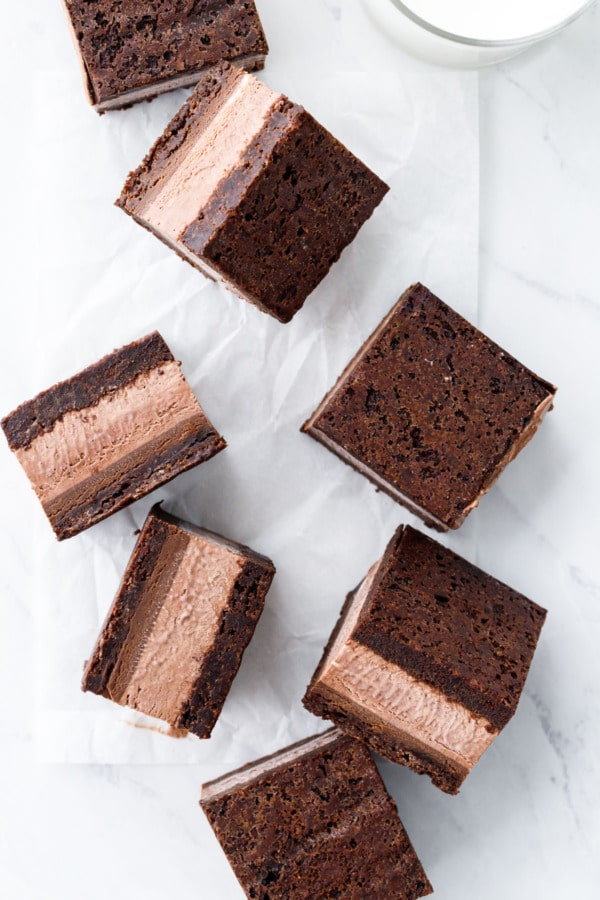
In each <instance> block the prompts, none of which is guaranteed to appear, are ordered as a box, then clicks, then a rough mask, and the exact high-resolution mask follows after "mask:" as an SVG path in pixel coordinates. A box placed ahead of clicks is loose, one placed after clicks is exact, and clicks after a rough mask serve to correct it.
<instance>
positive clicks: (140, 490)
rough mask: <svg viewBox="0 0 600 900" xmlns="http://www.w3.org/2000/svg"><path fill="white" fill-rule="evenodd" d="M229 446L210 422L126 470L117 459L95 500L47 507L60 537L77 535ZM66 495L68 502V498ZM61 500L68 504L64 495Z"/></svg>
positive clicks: (105, 473)
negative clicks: (62, 507)
mask: <svg viewBox="0 0 600 900" xmlns="http://www.w3.org/2000/svg"><path fill="white" fill-rule="evenodd" d="M226 446H227V444H226V442H225V440H224V438H222V437H221V436H220V435H219V434H218V433H217V432H216V431H215V430H214V429H213V428H212V427H211V426H207V427H206V428H204V429H203V430H201V431H200V432H194V433H192V434H189V435H187V436H185V437H183V438H181V439H180V440H178V441H177V443H176V444H174V445H172V446H168V447H167V449H165V450H163V451H158V452H156V453H153V454H152V455H151V456H147V457H145V458H144V459H142V460H141V461H140V462H139V463H137V464H136V465H134V466H133V467H132V468H127V469H126V470H125V471H121V472H119V471H118V470H119V468H120V467H122V461H119V462H118V463H115V466H114V467H113V470H114V476H115V477H114V479H113V480H111V477H110V476H111V474H112V471H113V470H108V471H107V472H104V473H103V482H104V483H103V486H102V487H101V488H100V489H99V490H98V492H97V493H96V494H95V496H94V499H93V500H92V501H91V502H89V501H84V502H82V503H79V504H76V505H74V506H72V507H68V508H67V510H66V511H65V512H61V513H60V514H56V515H54V514H53V512H52V509H51V508H50V509H46V514H47V516H48V518H49V519H50V523H51V525H52V527H53V529H54V532H55V534H56V536H57V538H58V540H59V541H62V540H65V539H66V538H70V537H73V536H75V535H77V534H79V533H80V532H81V531H84V530H85V529H86V528H90V527H91V526H92V525H95V524H96V523H98V522H101V521H102V520H103V519H106V518H108V516H111V515H112V514H113V513H115V512H118V511H119V510H120V509H123V508H124V507H126V506H129V504H130V503H133V502H134V501H135V500H139V498H140V497H145V496H146V494H149V493H150V492H151V491H154V490H156V488H158V487H161V486H162V485H163V484H167V483H168V482H169V481H172V479H173V478H176V477H177V476H178V475H181V474H182V473H183V472H187V471H188V469H192V468H194V466H197V465H199V464H200V463H203V462H206V461H207V460H209V459H211V458H212V457H213V456H215V455H216V454H217V453H220V452H221V450H224V449H225V447H226ZM66 499H67V504H66V505H67V506H68V498H66ZM59 500H61V503H62V505H65V498H64V497H61V498H59Z"/></svg>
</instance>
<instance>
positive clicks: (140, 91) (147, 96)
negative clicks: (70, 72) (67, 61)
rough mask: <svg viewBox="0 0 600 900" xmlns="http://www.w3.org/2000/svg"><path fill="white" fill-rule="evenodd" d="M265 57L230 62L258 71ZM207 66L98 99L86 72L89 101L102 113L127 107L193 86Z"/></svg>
mask: <svg viewBox="0 0 600 900" xmlns="http://www.w3.org/2000/svg"><path fill="white" fill-rule="evenodd" d="M265 59H266V56H265V55H264V54H262V53H252V54H249V55H248V56H239V57H237V59H232V60H231V62H232V63H234V64H235V65H236V66H240V68H242V69H245V70H246V71H247V72H258V71H260V70H261V69H264V66H265ZM211 65H213V63H211ZM208 68H210V66H203V67H202V68H201V69H194V71H193V72H186V73H185V74H184V75H174V76H172V77H171V78H166V79H165V80H164V81H159V82H155V83H154V84H149V85H146V86H145V87H141V88H134V89H132V90H129V91H124V92H123V93H122V94H117V95H116V96H114V97H108V98H107V99H106V100H99V101H96V100H95V98H94V95H93V89H92V88H91V85H90V82H89V78H88V77H87V72H86V80H87V82H88V88H89V94H90V101H91V103H92V105H93V107H94V109H95V110H96V111H97V112H99V113H100V115H102V113H105V112H108V111H109V110H113V109H129V108H130V107H131V106H133V105H134V104H135V103H140V102H141V101H143V100H154V98H155V97H158V96H159V95H160V94H166V93H167V92H168V91H175V90H178V89H179V88H189V87H193V86H194V85H195V84H197V82H198V81H199V80H200V78H201V77H202V75H203V74H204V72H205V71H206V70H207V69H208Z"/></svg>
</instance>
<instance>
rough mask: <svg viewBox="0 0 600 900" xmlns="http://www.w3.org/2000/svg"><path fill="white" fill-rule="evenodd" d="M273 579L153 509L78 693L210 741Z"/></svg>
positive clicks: (263, 562) (253, 557)
mask: <svg viewBox="0 0 600 900" xmlns="http://www.w3.org/2000/svg"><path fill="white" fill-rule="evenodd" d="M274 574H275V567H274V566H273V563H272V562H271V560H270V559H267V558H266V557H265V556H261V555H260V554H258V553H255V552H254V551H253V550H250V549H249V548H248V547H245V546H244V545H242V544H238V543H236V542H234V541H230V540H228V539H227V538H224V537H222V536H221V535H218V534H214V533H213V532H211V531H207V530H206V529H203V528H198V527H197V526H195V525H192V524H190V523H189V522H184V521H183V520H182V519H179V518H177V517H175V516H172V515H169V514H168V513H166V512H164V511H163V510H162V509H161V508H160V506H155V507H154V508H153V509H152V510H151V512H150V514H149V515H148V518H147V519H146V522H145V524H144V527H143V529H142V532H141V534H140V536H139V539H138V542H137V544H136V547H135V550H134V552H133V555H132V557H131V560H130V562H129V565H128V567H127V570H126V572H125V575H124V576H123V581H122V582H121V586H120V588H119V591H118V593H117V597H116V599H115V601H114V604H113V606H112V609H111V610H110V612H109V614H108V617H107V619H106V622H105V624H104V627H103V629H102V632H101V634H100V636H99V638H98V642H97V644H96V647H95V649H94V652H93V654H92V657H91V659H90V660H89V662H88V663H87V665H86V669H85V674H84V678H83V684H82V689H83V690H84V691H92V692H93V693H95V694H100V695H102V696H103V697H107V698H108V699H109V700H113V701H114V702H115V703H119V704H121V705H122V706H128V707H130V708H131V709H137V710H139V711H140V712H143V713H146V714H147V715H149V716H154V717H155V718H158V719H162V720H163V721H164V722H167V723H168V724H169V725H170V726H171V727H172V728H174V729H176V730H178V731H180V732H181V731H186V732H187V731H190V732H192V733H193V734H195V735H197V737H199V738H208V737H210V735H211V732H212V730H213V727H214V725H215V722H216V721H217V718H218V716H219V714H220V712H221V709H222V708H223V704H224V703H225V699H226V697H227V694H228V693H229V690H230V688H231V684H232V682H233V679H234V678H235V675H236V673H237V671H238V669H239V667H240V664H241V661H242V655H243V653H244V651H245V649H246V647H247V646H248V644H249V642H250V639H251V637H252V635H253V634H254V629H255V627H256V623H257V622H258V619H259V617H260V615H261V613H262V611H263V607H264V604H265V596H266V594H267V591H268V590H269V587H270V585H271V581H272V580H273V576H274Z"/></svg>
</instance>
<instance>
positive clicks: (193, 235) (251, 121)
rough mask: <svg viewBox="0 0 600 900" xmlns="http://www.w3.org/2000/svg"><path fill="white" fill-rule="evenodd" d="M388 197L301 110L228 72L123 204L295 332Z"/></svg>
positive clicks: (190, 106) (201, 86)
mask: <svg viewBox="0 0 600 900" xmlns="http://www.w3.org/2000/svg"><path fill="white" fill-rule="evenodd" d="M387 190H388V187H387V185H385V184H384V183H383V182H382V181H381V180H380V179H379V178H378V177H377V176H376V175H374V174H373V173H372V172H371V171H370V170H369V169H368V168H367V167H366V166H365V165H364V164H363V163H361V162H360V161H359V160H358V159H356V157H355V156H353V155H352V153H350V151H349V150H347V149H346V148H345V147H344V146H343V145H342V144H340V143H339V141H337V140H336V139H335V138H334V137H332V135H331V134H329V132H328V131H326V130H325V129H324V128H323V127H322V126H321V125H319V123H318V122H316V121H315V120H314V119H313V118H312V116H310V115H309V114H308V113H307V112H306V111H305V110H304V109H303V108H302V107H301V106H297V105H296V104H294V103H292V102H291V101H290V100H288V99H287V98H286V97H284V96H283V95H282V94H278V93H276V92H275V91H272V90H271V89H270V88H268V87H267V86H266V85H265V84H263V83H262V82H261V81H259V80H258V79H257V78H255V77H254V76H252V75H248V74H247V73H245V72H243V71H242V70H241V69H239V68H237V67H236V66H231V65H229V64H228V63H221V64H219V65H218V66H215V67H214V68H213V69H211V70H210V71H208V72H207V73H206V74H205V75H204V76H203V77H202V78H201V79H200V81H199V82H198V85H197V87H196V89H195V91H194V93H193V95H192V96H191V98H190V99H189V100H188V101H187V103H185V104H184V106H183V107H182V108H181V110H180V111H179V113H178V114H177V115H176V116H175V118H174V119H173V121H172V122H171V123H170V124H169V125H168V126H167V128H166V131H165V132H164V134H163V135H162V137H160V138H159V140H158V141H157V142H156V144H155V145H154V147H153V148H152V149H151V151H150V153H149V154H148V156H147V157H146V159H145V160H144V162H143V163H142V165H141V166H140V167H139V168H138V169H137V170H136V171H135V172H132V173H131V174H130V176H129V178H128V179H127V182H126V183H125V186H124V188H123V192H122V194H121V197H120V199H119V200H117V205H118V206H120V207H121V208H122V209H124V210H125V212H127V213H129V215H131V216H132V217H133V218H134V219H135V220H136V221H137V222H138V223H139V224H140V225H143V226H144V227H145V228H147V229H149V230H150V231H151V232H153V233H154V234H155V235H156V236H157V237H159V238H160V239H161V240H162V241H164V243H166V244H167V245H168V246H170V247H171V248H172V249H173V250H175V251H176V252H177V253H178V254H179V255H180V256H182V257H183V258H184V259H186V260H187V261H188V262H190V263H191V264H192V265H194V266H195V267H196V268H198V269H199V270H200V271H201V272H203V273H204V274H205V275H208V276H209V277H211V278H213V279H217V280H220V281H222V282H223V283H224V284H225V285H226V286H227V287H228V288H230V289H231V290H232V291H234V293H236V294H238V295H239V296H240V297H242V298H244V299H246V300H249V301H250V302H251V303H254V304H255V305H256V306H258V307H259V308H260V309H262V310H263V311H264V312H267V313H270V314H271V315H273V316H275V317H276V318H277V319H279V320H280V321H281V322H288V321H289V320H290V319H291V318H292V316H293V315H294V314H295V313H296V312H297V311H298V310H299V309H300V307H301V306H302V304H303V303H304V301H305V299H306V297H307V296H308V295H309V294H310V293H311V291H312V290H313V289H314V288H315V287H316V286H317V285H318V284H319V282H320V281H321V280H322V279H323V278H324V277H325V275H326V274H327V272H328V271H329V269H330V268H331V266H332V265H333V263H334V262H335V261H336V260H337V259H338V257H339V256H340V254H341V252H342V250H343V249H344V247H346V245H347V244H349V243H350V242H351V241H352V240H353V238H354V237H355V235H356V234H357V232H358V230H359V229H360V227H361V226H362V225H363V223H364V222H365V221H366V220H367V219H368V218H369V216H370V215H371V213H372V212H373V210H374V209H375V207H376V206H377V205H378V204H379V203H380V202H381V200H382V198H383V196H384V195H385V193H386V192H387Z"/></svg>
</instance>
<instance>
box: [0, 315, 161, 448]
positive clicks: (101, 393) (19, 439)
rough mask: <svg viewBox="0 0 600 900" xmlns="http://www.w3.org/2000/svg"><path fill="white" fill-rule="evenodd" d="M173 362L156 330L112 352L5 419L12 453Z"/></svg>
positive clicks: (3, 421) (5, 428)
mask: <svg viewBox="0 0 600 900" xmlns="http://www.w3.org/2000/svg"><path fill="white" fill-rule="evenodd" d="M173 361H174V360H173V354H172V353H171V351H170V350H169V348H168V346H167V344H166V343H165V341H164V340H163V338H162V337H161V335H160V334H159V333H158V332H157V331H155V332H153V333H152V334H150V335H148V337H145V338H142V339H141V340H139V341H134V342H133V343H132V344H128V345H127V346H125V347H122V348H121V349H120V350H115V351H114V352H113V353H110V354H109V355H108V356H105V357H104V358H103V359H101V360H100V361H99V362H97V363H94V365H92V366H89V368H87V369H84V370H83V371H82V372H80V373H79V374H78V375H75V376H73V378H69V379H68V380H67V381H62V382H60V383H59V384H56V385H54V387H51V388H49V389H48V390H46V391H43V392H42V393H41V394H38V395H37V397H34V398H33V400H29V401H27V402H26V403H23V404H22V405H21V406H19V407H18V408H17V409H16V410H15V411H14V412H12V413H10V414H9V415H8V416H6V418H4V419H3V420H2V428H3V430H4V433H5V435H6V438H7V440H8V443H9V446H10V448H11V450H18V449H24V448H27V447H29V446H30V445H31V443H32V442H33V441H34V440H35V439H36V438H37V437H39V436H40V435H41V434H43V433H44V432H49V431H52V429H53V427H54V425H55V423H56V421H57V420H58V419H60V418H61V417H63V416H64V415H65V414H66V413H69V412H74V411H78V410H83V409H87V408H88V407H91V406H94V405H95V404H97V403H98V402H99V401H100V399H101V398H102V397H105V396H107V395H109V394H112V393H114V392H116V391H118V390H119V389H120V388H123V387H125V385H127V384H130V383H131V382H133V381H134V380H135V379H136V378H137V377H138V376H139V375H141V374H143V373H145V372H149V371H151V370H152V369H155V368H158V367H160V366H161V365H163V364H166V363H169V362H173Z"/></svg>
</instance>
